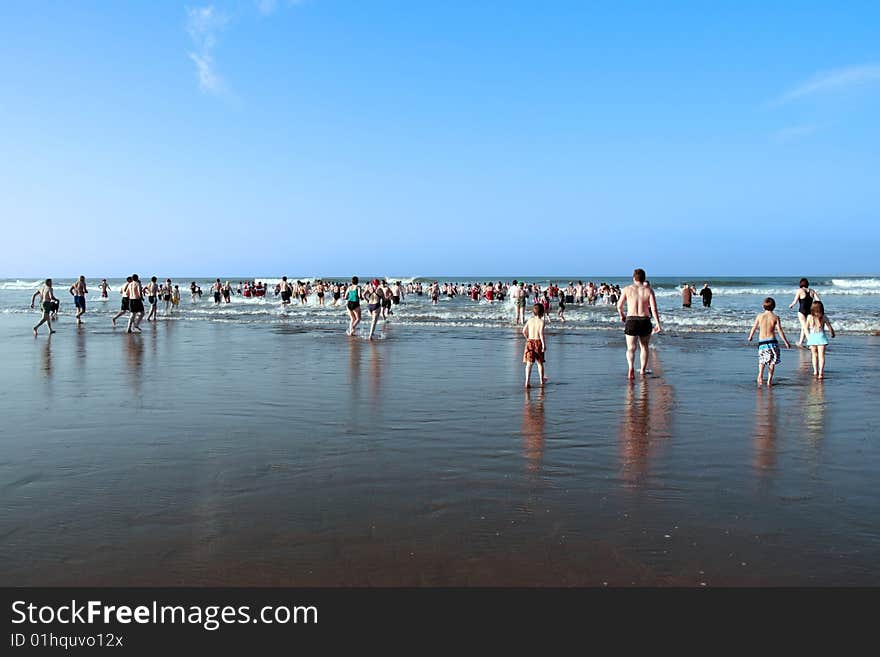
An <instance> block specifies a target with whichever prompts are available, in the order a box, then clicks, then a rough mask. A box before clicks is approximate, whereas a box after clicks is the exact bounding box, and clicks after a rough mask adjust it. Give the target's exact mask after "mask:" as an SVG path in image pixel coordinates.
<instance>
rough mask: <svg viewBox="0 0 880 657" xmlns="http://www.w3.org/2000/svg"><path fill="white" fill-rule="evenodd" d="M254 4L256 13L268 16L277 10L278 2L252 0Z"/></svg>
mask: <svg viewBox="0 0 880 657" xmlns="http://www.w3.org/2000/svg"><path fill="white" fill-rule="evenodd" d="M254 4H255V5H257V11H259V12H260V13H261V14H263V15H264V16H268V15H269V14H272V13H274V12H275V10H276V9H278V0H254Z"/></svg>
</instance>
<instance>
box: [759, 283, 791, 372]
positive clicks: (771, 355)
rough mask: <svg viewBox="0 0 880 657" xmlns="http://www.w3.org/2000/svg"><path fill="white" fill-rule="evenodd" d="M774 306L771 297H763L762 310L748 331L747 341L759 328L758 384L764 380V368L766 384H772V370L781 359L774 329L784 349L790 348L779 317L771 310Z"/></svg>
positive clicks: (774, 303) (774, 302)
mask: <svg viewBox="0 0 880 657" xmlns="http://www.w3.org/2000/svg"><path fill="white" fill-rule="evenodd" d="M775 308H776V301H775V300H773V298H771V297H767V298H766V299H764V312H762V313H761V314H760V315H758V316H757V317H756V318H755V323H754V324H752V330H751V331H749V342H751V341H752V338H753V337H755V332H756V331H758V329H760V334H759V335H758V385H762V384H763V382H764V368H765V367H767V368H768V373H767V385H768V386H772V385H773V370H774V369H775V367H776V366H777V365H778V364H779V363H780V362H781V361H782V357H781V355H780V353H779V342H778V340H777V339H776V331H777V330H779V335H780V337H782V341H783V342H784V343H785V348H786V349H791V345H790V344H789V343H788V338H786V337H785V331H784V330H783V329H782V324H781V323H780V322H779V317H778V316H777V315H776V313H774V312H773V310H774V309H775Z"/></svg>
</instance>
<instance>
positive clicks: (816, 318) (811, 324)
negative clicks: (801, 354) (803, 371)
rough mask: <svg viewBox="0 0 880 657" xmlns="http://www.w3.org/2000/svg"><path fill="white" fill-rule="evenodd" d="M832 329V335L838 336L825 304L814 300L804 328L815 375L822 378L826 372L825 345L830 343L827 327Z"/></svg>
mask: <svg viewBox="0 0 880 657" xmlns="http://www.w3.org/2000/svg"><path fill="white" fill-rule="evenodd" d="M826 326H827V327H828V330H829V331H831V337H832V338H834V337H837V336H836V335H835V333H834V327H833V326H831V322H829V321H828V318H827V317H826V316H825V304H823V303H822V302H821V301H814V302H813V305H812V306H811V307H810V316H809V317H807V321H806V322H804V330H805V331H806V333H807V346H808V347H809V348H810V351H811V352H812V355H813V376H815V377H817V378H819V379H822V378H824V374H825V347H826V346H827V345H828V336H827V335H826V334H825V327H826Z"/></svg>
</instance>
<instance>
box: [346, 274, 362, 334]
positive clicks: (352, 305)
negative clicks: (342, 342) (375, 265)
mask: <svg viewBox="0 0 880 657" xmlns="http://www.w3.org/2000/svg"><path fill="white" fill-rule="evenodd" d="M345 299H346V301H347V304H346V308H348V330H347V331H346V332H345V334H346V335H354V330H355V329H356V328H357V325H358V324H360V323H361V290H360V288H359V287H358V277H357V276H352V277H351V285H349V286H348V289H347V290H346V291H345Z"/></svg>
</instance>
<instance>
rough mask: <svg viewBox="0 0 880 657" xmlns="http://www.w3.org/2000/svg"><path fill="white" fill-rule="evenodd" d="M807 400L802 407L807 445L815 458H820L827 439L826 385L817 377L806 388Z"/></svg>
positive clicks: (812, 378)
mask: <svg viewBox="0 0 880 657" xmlns="http://www.w3.org/2000/svg"><path fill="white" fill-rule="evenodd" d="M804 391H805V395H804V397H805V399H804V401H803V403H802V404H801V406H802V407H803V409H804V412H803V416H802V417H803V420H804V433H805V434H806V437H807V443H808V444H809V446H810V448H812V450H813V456H818V451H819V449H820V448H821V446H822V439H823V438H824V437H825V383H824V382H823V381H819V380H818V379H816V378H815V377H811V379H810V383H809V384H808V385H807V386H805V387H804Z"/></svg>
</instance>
